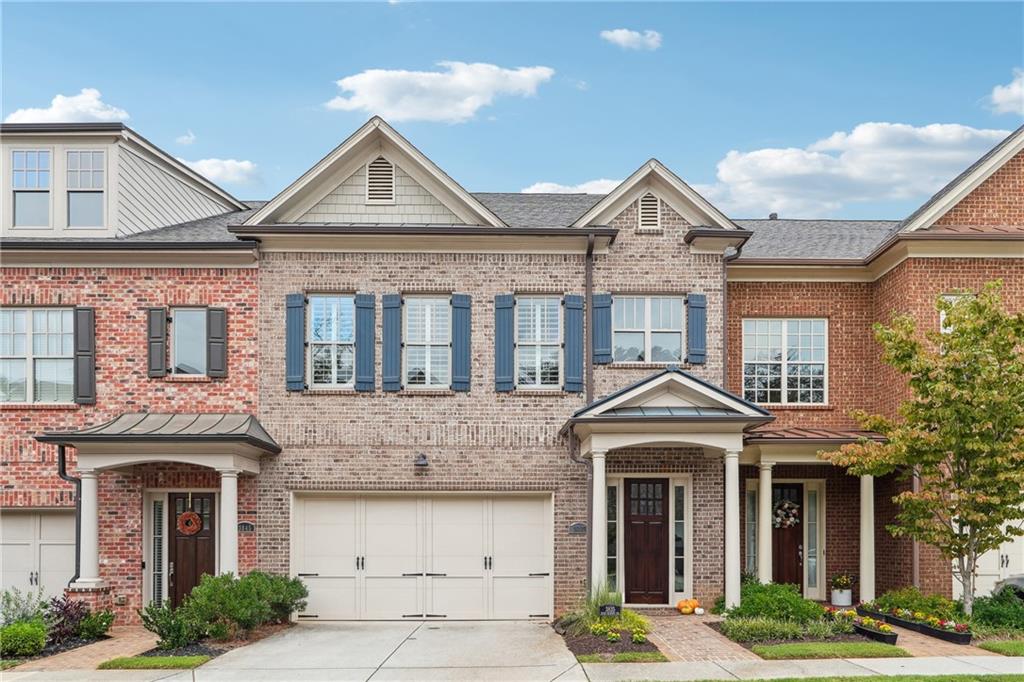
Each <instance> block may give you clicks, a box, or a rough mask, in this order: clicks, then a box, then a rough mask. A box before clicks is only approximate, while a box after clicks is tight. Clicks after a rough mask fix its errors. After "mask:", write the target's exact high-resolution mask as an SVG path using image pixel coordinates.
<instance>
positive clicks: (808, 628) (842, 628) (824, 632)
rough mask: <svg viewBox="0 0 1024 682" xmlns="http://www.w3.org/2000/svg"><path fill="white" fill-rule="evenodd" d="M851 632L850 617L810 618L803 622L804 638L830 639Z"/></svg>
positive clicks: (851, 622) (851, 621) (851, 623)
mask: <svg viewBox="0 0 1024 682" xmlns="http://www.w3.org/2000/svg"><path fill="white" fill-rule="evenodd" d="M852 632H853V620H852V619H836V620H829V619H824V620H812V621H811V622H809V623H806V624H804V639H832V638H833V637H835V636H836V635H849V634H851V633H852Z"/></svg>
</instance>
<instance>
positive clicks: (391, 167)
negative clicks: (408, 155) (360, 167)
mask: <svg viewBox="0 0 1024 682" xmlns="http://www.w3.org/2000/svg"><path fill="white" fill-rule="evenodd" d="M366 203H368V204H393V203H395V164H393V163H391V162H390V161H388V160H387V159H385V158H384V157H383V156H378V157H377V158H376V159H374V160H373V161H371V162H370V163H369V164H367V166H366Z"/></svg>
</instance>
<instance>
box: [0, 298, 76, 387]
mask: <svg viewBox="0 0 1024 682" xmlns="http://www.w3.org/2000/svg"><path fill="white" fill-rule="evenodd" d="M74 343H75V320H74V311H73V310H72V309H70V308H36V309H30V308H4V309H2V310H0V402H3V403H70V402H73V401H74V397H75V396H74V392H75V380H74V362H75V361H74Z"/></svg>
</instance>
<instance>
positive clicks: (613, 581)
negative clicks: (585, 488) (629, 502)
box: [606, 485, 619, 592]
mask: <svg viewBox="0 0 1024 682" xmlns="http://www.w3.org/2000/svg"><path fill="white" fill-rule="evenodd" d="M618 490H619V489H618V487H617V486H614V485H610V486H608V493H607V495H608V497H607V500H606V502H607V506H608V521H607V523H608V566H607V569H608V589H609V590H611V591H612V592H615V591H617V590H618V589H619V587H618V585H619V537H618V532H619V524H618V513H617V512H618V509H619V492H618Z"/></svg>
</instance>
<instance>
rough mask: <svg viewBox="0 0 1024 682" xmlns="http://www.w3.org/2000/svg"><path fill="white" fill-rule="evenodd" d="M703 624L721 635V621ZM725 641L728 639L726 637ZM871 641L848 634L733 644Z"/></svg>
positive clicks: (748, 645)
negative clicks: (826, 637)
mask: <svg viewBox="0 0 1024 682" xmlns="http://www.w3.org/2000/svg"><path fill="white" fill-rule="evenodd" d="M704 624H705V625H707V626H708V627H709V628H711V629H712V630H714V631H715V632H717V633H718V634H722V622H721V621H718V622H715V623H704ZM722 636H723V637H725V635H722ZM726 639H728V637H726ZM729 641H730V642H733V641H734V640H731V639H730V640H729ZM872 641H874V640H872V639H868V638H867V637H862V636H861V635H858V634H849V635H836V636H835V637H829V638H828V639H766V640H763V641H757V642H735V643H736V644H739V645H740V646H741V647H743V648H744V649H753V648H754V647H755V646H756V645H759V644H762V645H766V646H771V645H773V644H801V643H803V642H872Z"/></svg>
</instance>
